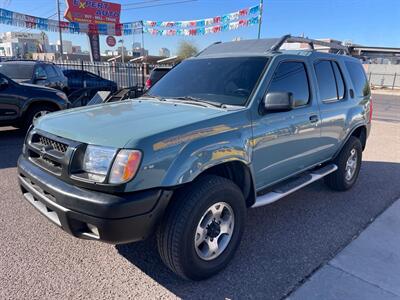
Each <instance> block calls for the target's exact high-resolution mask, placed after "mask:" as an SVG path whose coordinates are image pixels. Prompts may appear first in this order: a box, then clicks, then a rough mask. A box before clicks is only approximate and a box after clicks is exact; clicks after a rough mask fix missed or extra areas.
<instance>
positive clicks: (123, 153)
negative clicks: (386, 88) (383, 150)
mask: <svg viewBox="0 0 400 300" xmlns="http://www.w3.org/2000/svg"><path fill="white" fill-rule="evenodd" d="M287 42H299V43H302V44H303V43H309V44H310V45H311V46H313V45H314V44H317V43H321V42H318V41H315V40H310V39H305V38H292V37H290V36H285V37H282V38H281V39H260V40H244V41H238V42H227V43H219V44H214V45H212V46H210V47H209V48H207V49H205V50H204V51H203V52H201V53H200V54H199V55H198V56H196V57H193V58H190V59H187V60H185V61H183V62H182V63H180V64H179V65H178V66H176V67H175V68H173V69H172V70H171V71H170V72H168V74H166V75H165V77H164V78H163V79H162V80H161V81H159V82H158V83H157V84H156V85H155V86H153V87H152V88H151V89H150V91H149V92H148V93H147V94H145V95H144V96H142V97H140V98H138V99H133V100H127V101H121V102H117V103H107V104H103V105H97V106H91V107H88V108H79V109H76V110H72V111H70V112H69V113H67V114H61V113H53V114H51V115H49V116H45V117H43V118H40V119H38V120H37V122H36V123H35V127H34V128H33V129H32V130H31V131H30V132H29V134H28V135H27V138H26V142H25V143H26V144H25V147H24V151H23V154H22V155H21V156H20V158H19V161H18V172H19V182H20V185H21V188H22V191H23V194H24V196H25V198H26V200H27V201H28V202H30V203H31V204H32V205H33V206H34V207H36V208H37V209H38V210H39V211H40V212H41V213H42V214H43V215H44V216H46V217H47V218H48V219H49V220H51V221H52V222H53V223H55V224H56V225H58V226H60V227H61V228H62V229H64V230H65V231H67V232H68V233H70V234H72V235H74V236H76V237H79V238H85V239H91V240H96V241H105V242H109V243H127V242H132V241H138V240H143V239H145V238H147V237H148V236H150V235H151V234H152V233H154V232H155V233H156V236H157V246H158V250H159V253H160V256H161V258H162V260H163V262H164V263H165V264H166V265H167V266H168V267H169V268H170V269H171V270H172V271H173V272H175V273H176V274H178V275H179V276H181V277H182V278H186V279H193V280H200V279H204V278H207V277H209V276H212V275H213V274H215V273H216V272H218V271H220V270H221V269H223V268H224V267H225V266H226V265H227V264H228V262H229V261H230V260H231V259H232V257H233V255H234V253H235V251H236V249H237V247H238V245H239V243H240V240H241V237H242V233H243V230H244V227H245V222H246V208H249V207H252V208H256V207H260V206H263V205H267V204H270V203H272V202H274V201H277V200H279V199H281V198H283V197H285V196H286V195H288V194H290V193H293V192H295V191H296V190H298V189H300V188H302V187H304V186H306V185H308V184H311V183H312V182H314V181H316V180H319V179H322V178H324V179H325V182H326V183H327V185H328V186H329V187H331V188H332V189H334V190H339V191H344V190H347V189H350V188H351V187H352V186H353V185H354V184H355V183H356V180H357V177H358V174H359V171H360V166H361V158H362V153H363V150H364V148H365V146H366V142H367V137H368V135H369V132H370V126H371V118H372V104H371V100H370V90H369V85H368V80H367V78H366V75H365V72H364V69H363V67H362V65H361V64H360V62H359V61H358V60H357V59H355V58H352V57H350V56H348V55H335V54H328V53H320V52H317V51H312V50H281V46H282V45H283V44H284V43H287ZM323 45H325V46H326V44H323ZM331 46H332V47H334V48H335V49H338V50H339V51H342V52H343V51H345V50H347V48H345V47H342V46H340V45H336V44H332V45H331ZM47 145H49V146H47ZM43 157H44V158H43ZM32 230H35V229H32ZM246 251H247V252H248V253H252V252H256V251H257V249H247V250H246Z"/></svg>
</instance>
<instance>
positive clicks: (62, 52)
mask: <svg viewBox="0 0 400 300" xmlns="http://www.w3.org/2000/svg"><path fill="white" fill-rule="evenodd" d="M57 14H58V33H59V35H60V58H61V59H62V57H63V54H64V50H63V41H62V33H61V26H60V22H61V15H60V0H57Z"/></svg>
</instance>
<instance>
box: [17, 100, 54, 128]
mask: <svg viewBox="0 0 400 300" xmlns="http://www.w3.org/2000/svg"><path fill="white" fill-rule="evenodd" d="M53 111H56V109H55V108H54V107H53V106H51V105H48V104H39V105H35V106H33V107H31V108H29V109H28V111H27V112H26V113H25V116H23V120H22V122H21V126H20V128H21V129H23V130H27V129H28V128H29V126H31V124H32V123H33V120H34V119H35V118H36V117H38V114H40V113H41V112H43V113H45V114H47V113H51V112H53Z"/></svg>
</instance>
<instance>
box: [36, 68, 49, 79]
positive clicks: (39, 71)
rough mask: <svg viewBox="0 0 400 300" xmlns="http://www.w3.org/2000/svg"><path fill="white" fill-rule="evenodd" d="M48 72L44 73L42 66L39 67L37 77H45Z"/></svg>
mask: <svg viewBox="0 0 400 300" xmlns="http://www.w3.org/2000/svg"><path fill="white" fill-rule="evenodd" d="M45 76H47V75H46V72H45V71H44V69H43V68H42V67H41V66H37V67H36V69H35V77H45Z"/></svg>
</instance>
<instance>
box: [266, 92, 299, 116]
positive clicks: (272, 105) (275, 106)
mask: <svg viewBox="0 0 400 300" xmlns="http://www.w3.org/2000/svg"><path fill="white" fill-rule="evenodd" d="M293 108H294V100H293V93H287V92H272V93H268V94H266V95H265V98H264V111H265V112H279V111H289V110H291V109H293Z"/></svg>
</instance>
